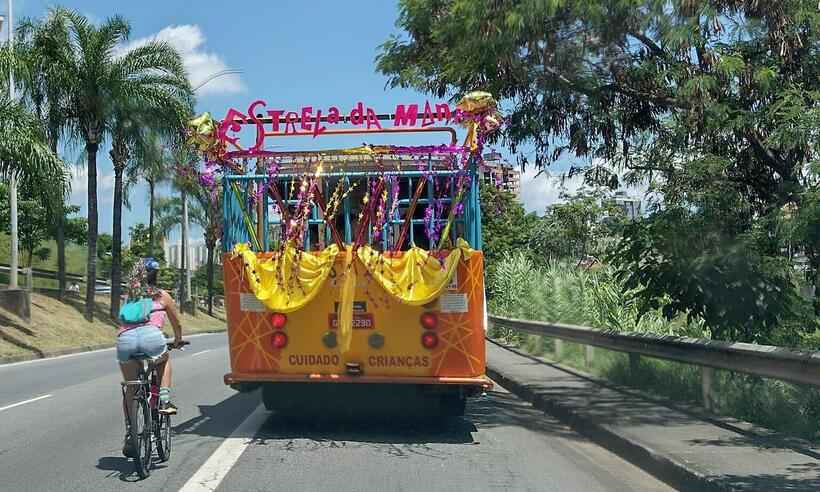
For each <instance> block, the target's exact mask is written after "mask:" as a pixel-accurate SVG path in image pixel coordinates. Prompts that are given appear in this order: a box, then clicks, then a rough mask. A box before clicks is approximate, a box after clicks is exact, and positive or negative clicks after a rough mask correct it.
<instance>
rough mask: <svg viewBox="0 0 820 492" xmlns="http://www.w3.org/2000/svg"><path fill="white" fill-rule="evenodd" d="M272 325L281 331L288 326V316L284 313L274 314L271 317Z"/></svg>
mask: <svg viewBox="0 0 820 492" xmlns="http://www.w3.org/2000/svg"><path fill="white" fill-rule="evenodd" d="M270 323H271V324H272V325H273V327H274V328H276V329H277V330H281V329H282V328H284V327H285V325H286V324H288V315H286V314H284V313H273V314H272V315H271V316H270Z"/></svg>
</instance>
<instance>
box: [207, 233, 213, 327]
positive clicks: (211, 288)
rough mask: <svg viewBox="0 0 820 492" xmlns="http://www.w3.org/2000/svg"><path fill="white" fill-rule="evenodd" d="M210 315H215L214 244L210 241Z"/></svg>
mask: <svg viewBox="0 0 820 492" xmlns="http://www.w3.org/2000/svg"><path fill="white" fill-rule="evenodd" d="M207 246H208V316H213V315H214V245H213V244H211V243H210V242H208V244H207Z"/></svg>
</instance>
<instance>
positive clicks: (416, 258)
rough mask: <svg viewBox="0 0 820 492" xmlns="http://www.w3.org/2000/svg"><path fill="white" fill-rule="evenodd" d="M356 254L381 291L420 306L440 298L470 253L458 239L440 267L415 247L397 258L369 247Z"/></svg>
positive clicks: (438, 263)
mask: <svg viewBox="0 0 820 492" xmlns="http://www.w3.org/2000/svg"><path fill="white" fill-rule="evenodd" d="M357 252H358V256H359V260H360V261H361V262H362V264H364V266H365V267H366V268H367V269H368V271H369V272H370V274H371V275H372V276H373V278H375V279H376V281H377V282H378V283H379V284H380V285H381V286H382V287H383V288H384V290H386V291H387V292H388V293H390V294H391V295H392V296H393V297H395V298H396V299H398V300H399V301H400V302H402V303H404V304H409V305H411V306H422V305H424V304H427V303H429V302H430V301H432V300H434V299H436V298H437V297H438V296H440V295H441V292H442V291H443V290H444V289H445V287H446V286H447V284H448V283H449V282H450V280H451V279H452V278H453V273H455V271H456V267H457V266H458V262H459V261H460V260H461V259H462V258H469V256H470V254H471V253H472V250H471V249H470V247H469V245H468V244H467V242H466V241H464V240H463V239H459V240H458V243H457V247H456V249H454V250H452V251H450V253H449V254H448V255H447V257H446V258H445V259H444V264H443V265H442V263H441V262H440V261H439V260H438V258H436V257H434V256H433V255H431V254H430V252H429V251H426V250H423V249H421V248H417V247H413V248H411V249H410V250H408V251H405V252H404V254H403V255H402V256H401V257H400V258H389V257H384V255H382V254H381V253H379V252H377V251H375V250H374V249H372V248H370V247H369V246H362V247H361V248H359V249H358V251H357ZM340 323H341V320H340Z"/></svg>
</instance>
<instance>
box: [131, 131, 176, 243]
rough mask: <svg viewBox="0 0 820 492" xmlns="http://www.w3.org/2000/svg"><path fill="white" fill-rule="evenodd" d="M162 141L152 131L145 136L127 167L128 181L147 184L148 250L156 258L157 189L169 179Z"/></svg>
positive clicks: (168, 164) (168, 166)
mask: <svg viewBox="0 0 820 492" xmlns="http://www.w3.org/2000/svg"><path fill="white" fill-rule="evenodd" d="M162 142H163V139H162V137H161V136H160V135H159V134H158V133H157V132H154V131H150V132H149V134H148V135H146V138H145V142H144V145H140V146H138V147H137V148H136V151H135V159H134V165H132V166H129V173H130V179H132V180H138V179H139V178H142V179H144V180H145V182H146V183H147V184H148V249H149V251H150V252H151V254H152V255H154V256H156V255H157V252H158V251H159V250H158V246H157V244H156V240H157V234H156V227H155V224H154V221H155V219H156V217H155V215H156V214H155V212H156V200H157V187H158V186H160V185H162V184H164V183H168V182H169V181H170V179H171V177H170V174H171V172H172V170H171V169H170V163H169V162H168V161H167V160H166V159H165V153H164V152H163V143H162Z"/></svg>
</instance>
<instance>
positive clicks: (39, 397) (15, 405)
mask: <svg viewBox="0 0 820 492" xmlns="http://www.w3.org/2000/svg"><path fill="white" fill-rule="evenodd" d="M46 398H51V395H43V396H38V397H37V398H32V399H30V400H25V401H18V402H17V403H12V404H11V405H6V406H5V407H0V412H2V411H3V410H8V409H10V408H14V407H19V406H20V405H25V404H26V403H32V402H35V401H37V400H44V399H46Z"/></svg>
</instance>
